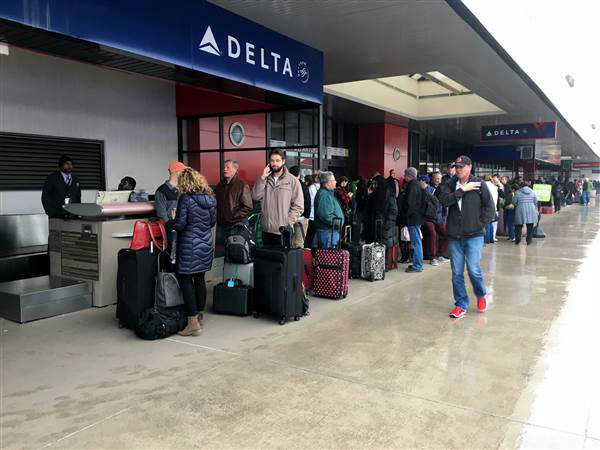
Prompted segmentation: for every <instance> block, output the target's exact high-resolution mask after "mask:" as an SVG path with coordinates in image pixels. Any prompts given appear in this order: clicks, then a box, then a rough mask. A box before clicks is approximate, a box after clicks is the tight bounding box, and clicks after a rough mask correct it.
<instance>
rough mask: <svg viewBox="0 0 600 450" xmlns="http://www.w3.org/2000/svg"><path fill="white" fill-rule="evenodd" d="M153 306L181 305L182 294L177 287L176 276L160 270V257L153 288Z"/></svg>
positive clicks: (169, 306)
mask: <svg viewBox="0 0 600 450" xmlns="http://www.w3.org/2000/svg"><path fill="white" fill-rule="evenodd" d="M154 304H155V305H157V306H162V307H165V308H172V307H173V306H179V305H183V293H182V292H181V288H180V287H179V281H178V280H177V276H176V275H175V274H174V273H172V272H162V271H161V270H160V255H159V257H158V272H157V274H156V281H155V287H154Z"/></svg>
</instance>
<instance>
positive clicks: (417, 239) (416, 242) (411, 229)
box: [408, 225, 423, 270]
mask: <svg viewBox="0 0 600 450" xmlns="http://www.w3.org/2000/svg"><path fill="white" fill-rule="evenodd" d="M420 233H421V227H420V226H419V225H409V226H408V234H409V235H410V243H411V245H412V248H413V268H414V269H415V270H423V243H422V242H421V234H420Z"/></svg>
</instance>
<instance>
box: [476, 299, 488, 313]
mask: <svg viewBox="0 0 600 450" xmlns="http://www.w3.org/2000/svg"><path fill="white" fill-rule="evenodd" d="M477 309H478V310H479V312H484V311H485V310H486V309H487V300H486V299H485V297H479V298H478V299H477Z"/></svg>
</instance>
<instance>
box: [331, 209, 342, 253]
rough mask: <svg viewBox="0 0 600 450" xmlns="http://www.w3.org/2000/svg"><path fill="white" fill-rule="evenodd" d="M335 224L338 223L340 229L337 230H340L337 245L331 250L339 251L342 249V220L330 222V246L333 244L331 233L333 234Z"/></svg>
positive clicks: (336, 219)
mask: <svg viewBox="0 0 600 450" xmlns="http://www.w3.org/2000/svg"><path fill="white" fill-rule="evenodd" d="M336 222H339V223H340V228H339V230H340V238H339V239H338V243H337V245H336V246H335V247H333V248H337V249H340V248H342V224H343V223H344V222H343V221H342V219H338V218H337V217H336V218H335V219H333V220H332V222H331V242H332V244H333V233H335V223H336Z"/></svg>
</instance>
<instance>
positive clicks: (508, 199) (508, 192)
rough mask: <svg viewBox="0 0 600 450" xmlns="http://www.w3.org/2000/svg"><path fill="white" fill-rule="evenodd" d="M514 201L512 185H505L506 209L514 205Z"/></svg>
mask: <svg viewBox="0 0 600 450" xmlns="http://www.w3.org/2000/svg"><path fill="white" fill-rule="evenodd" d="M512 201H513V191H512V187H511V186H510V183H506V184H505V185H504V208H506V207H507V206H508V205H510V204H512Z"/></svg>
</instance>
